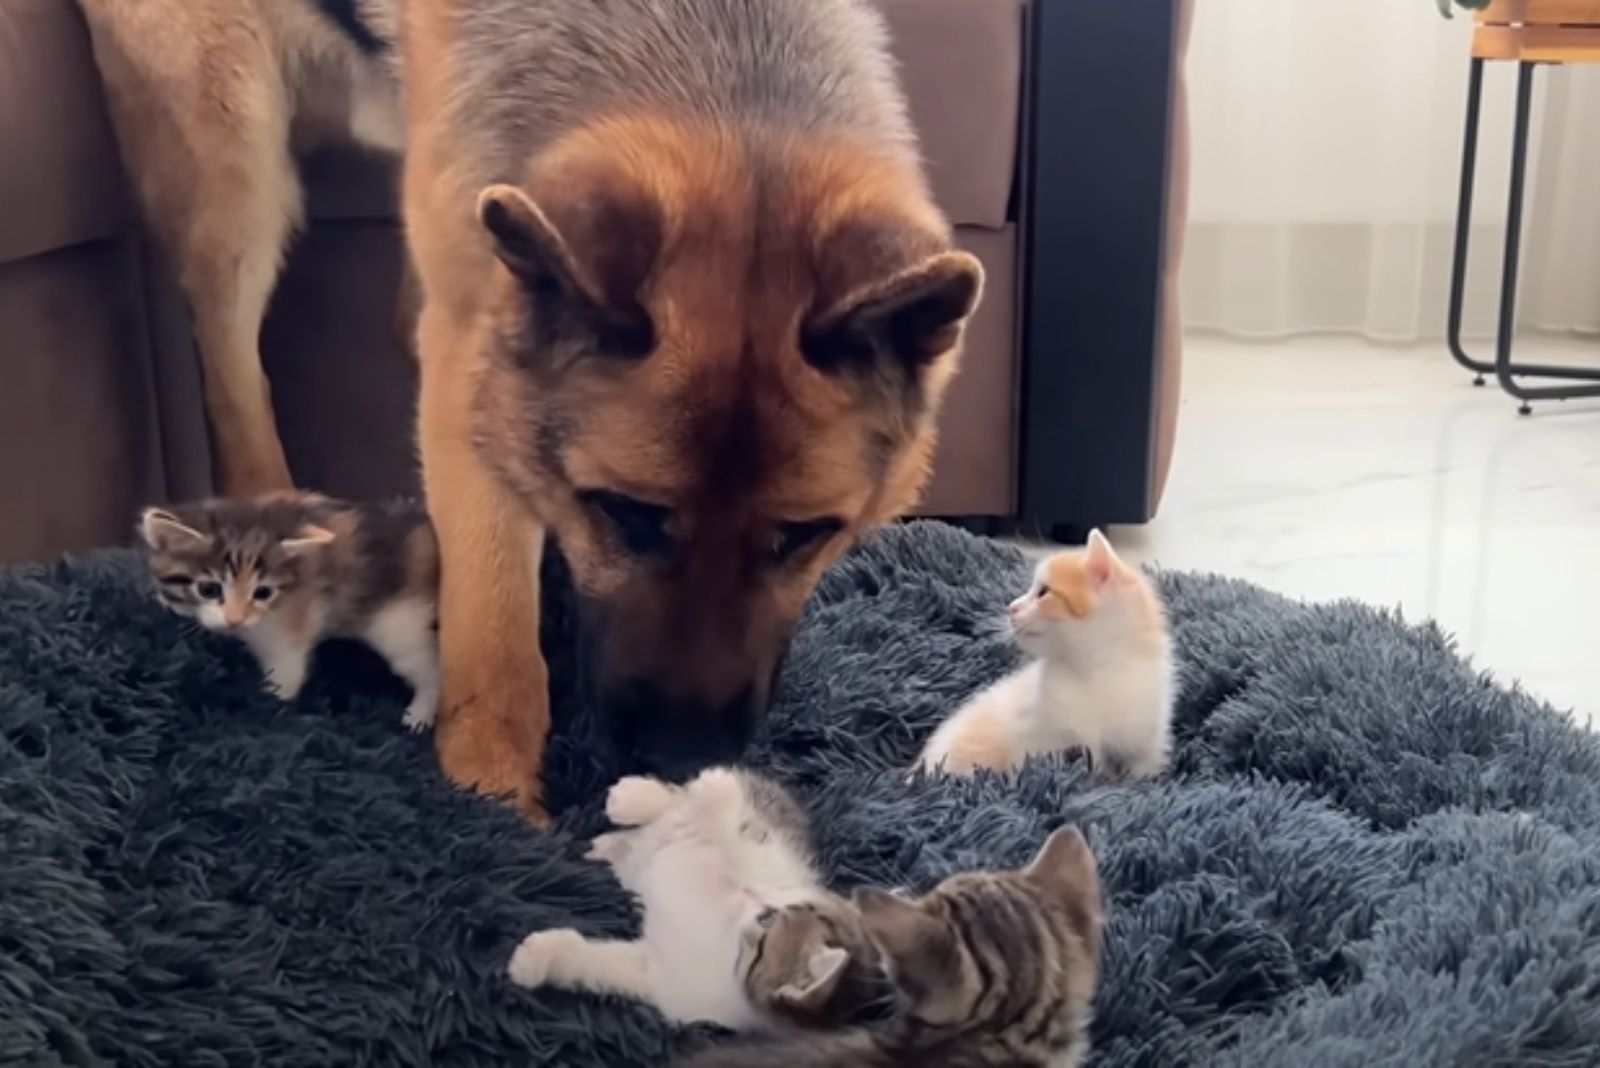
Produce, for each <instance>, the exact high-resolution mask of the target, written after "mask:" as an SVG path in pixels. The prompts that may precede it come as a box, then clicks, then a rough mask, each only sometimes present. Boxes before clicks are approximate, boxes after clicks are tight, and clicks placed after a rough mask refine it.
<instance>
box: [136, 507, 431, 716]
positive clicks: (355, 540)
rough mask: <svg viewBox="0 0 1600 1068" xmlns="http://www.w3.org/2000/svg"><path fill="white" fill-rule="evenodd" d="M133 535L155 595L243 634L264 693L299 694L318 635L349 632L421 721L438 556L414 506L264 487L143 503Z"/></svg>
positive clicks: (426, 700) (206, 622) (211, 625)
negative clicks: (242, 495) (244, 494)
mask: <svg viewBox="0 0 1600 1068" xmlns="http://www.w3.org/2000/svg"><path fill="white" fill-rule="evenodd" d="M139 532H140V534H141V535H142V536H143V538H144V542H145V545H146V546H148V548H149V563H150V573H151V575H152V576H153V577H154V578H155V583H156V590H157V593H158V595H159V597H160V598H161V601H162V602H163V603H164V604H165V605H166V606H167V607H168V608H170V609H172V610H173V611H174V612H177V613H179V614H180V615H185V616H188V617H190V618H192V619H195V620H197V621H198V622H199V623H200V625H201V626H203V627H205V628H206V629H207V630H213V631H217V632H219V633H223V634H231V635H233V636H235V637H237V638H239V639H240V640H241V641H243V642H244V643H245V644H246V645H247V646H249V648H250V651H251V652H252V653H254V654H255V657H256V660H257V662H259V663H260V664H261V668H262V671H263V672H264V673H265V675H266V683H267V686H268V687H269V688H271V689H272V690H273V691H274V692H275V693H277V694H279V695H280V696H282V697H284V698H287V699H292V698H293V697H294V696H295V695H296V694H297V693H299V692H300V687H301V685H302V684H303V683H304V682H305V677H306V667H307V665H308V664H309V663H310V659H311V652H312V650H313V649H315V648H316V646H317V644H318V643H319V642H321V641H322V640H323V639H324V638H354V639H356V640H358V641H363V642H365V643H366V644H367V645H369V646H371V647H372V648H373V649H374V650H375V651H377V652H378V653H379V654H380V655H381V656H383V657H384V659H386V660H387V661H388V662H389V666H390V667H391V668H392V669H393V670H394V672H395V674H397V675H399V676H400V677H401V678H402V679H404V680H405V681H406V682H408V683H409V684H410V685H411V687H412V689H413V690H414V691H415V695H414V696H413V698H412V700H411V705H410V707H408V708H407V709H406V714H405V720H404V722H405V725H406V726H407V727H410V728H411V729H412V730H422V729H424V728H426V727H428V726H431V725H432V723H433V718H434V714H435V712H436V711H437V706H438V701H439V654H438V635H437V618H438V612H437V600H438V586H439V552H438V546H437V543H436V542H435V540H434V536H433V527H432V526H430V525H429V523H428V517H427V515H426V514H425V513H424V512H423V510H422V508H421V506H420V505H417V504H414V503H411V502H401V501H397V502H393V503H389V504H381V505H371V504H350V503H346V502H342V501H335V500H331V499H329V498H327V497H322V496H318V495H317V494H314V493H297V492H291V493H275V494H269V495H267V496H263V497H256V498H252V499H249V500H208V501H199V502H196V503H193V504H184V505H177V506H174V507H171V508H147V509H145V511H144V514H143V515H142V516H141V517H140V520H139Z"/></svg>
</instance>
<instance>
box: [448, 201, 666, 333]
mask: <svg viewBox="0 0 1600 1068" xmlns="http://www.w3.org/2000/svg"><path fill="white" fill-rule="evenodd" d="M563 207H565V208H566V210H565V211H564V212H563V213H562V214H563V217H564V218H565V219H566V220H567V221H566V222H565V224H564V225H561V226H558V225H557V223H556V222H555V221H554V220H552V218H551V216H550V215H547V214H546V213H545V212H544V211H543V210H542V209H541V208H540V207H539V205H538V204H535V203H534V202H533V200H532V199H531V198H530V197H529V196H528V195H527V194H526V193H524V192H523V191H522V190H521V189H518V188H517V187H516V186H512V185H492V186H490V187H489V188H487V189H485V190H484V191H483V194H482V195H481V196H480V197H479V198H478V219H479V221H480V222H481V223H482V224H483V228H484V229H485V230H486V231H488V234H489V237H490V238H491V239H492V241H493V244H494V251H495V255H496V256H498V257H499V259H500V262H502V263H503V264H505V266H506V268H507V269H508V270H509V271H510V272H511V273H512V274H513V275H515V276H516V278H517V279H518V280H519V281H520V282H521V283H522V285H523V287H524V289H525V291H526V292H527V294H528V296H529V299H530V301H531V303H532V304H533V307H534V312H535V319H536V321H537V324H538V327H539V329H540V331H541V333H544V334H545V335H547V336H548V335H550V334H552V333H561V332H567V333H570V332H572V331H574V330H582V331H585V332H586V333H587V334H589V335H592V337H593V341H594V347H595V348H596V349H597V350H599V351H601V352H604V353H608V354H614V355H635V356H636V355H645V354H647V353H648V352H649V351H650V349H651V348H652V347H653V345H654V330H653V328H652V324H651V322H650V316H649V314H648V313H647V312H646V311H645V308H644V306H643V304H642V303H641V302H640V291H641V290H642V288H643V286H644V283H645V280H646V279H647V278H648V277H649V274H650V271H651V269H652V268H653V267H654V264H655V260H656V256H657V252H658V250H659V247H660V225H659V221H658V213H656V212H655V211H654V210H652V207H651V205H650V204H649V203H648V202H647V201H645V200H644V199H643V198H642V197H639V196H626V195H622V194H620V193H619V192H618V191H616V190H612V189H607V188H604V187H598V188H594V189H590V190H586V191H583V192H581V193H578V194H576V196H575V198H574V202H573V203H571V204H566V205H563Z"/></svg>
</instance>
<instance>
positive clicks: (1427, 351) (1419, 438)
mask: <svg viewBox="0 0 1600 1068" xmlns="http://www.w3.org/2000/svg"><path fill="white" fill-rule="evenodd" d="M1518 355H1519V357H1520V358H1524V359H1529V360H1533V359H1536V358H1559V359H1561V360H1562V361H1563V362H1569V361H1572V360H1574V359H1586V360H1590V361H1593V362H1595V363H1597V364H1600V341H1597V342H1596V343H1594V344H1593V345H1590V346H1587V347H1585V346H1581V345H1577V344H1569V343H1565V342H1556V341H1543V340H1539V339H1530V340H1528V341H1527V342H1524V343H1522V345H1521V347H1520V348H1519V350H1518ZM1184 379H1185V381H1184V403H1183V410H1182V420H1181V423H1180V426H1179V431H1178V435H1179V436H1178V446H1177V452H1176V457H1175V461H1174V467H1173V473H1172V479H1171V482H1170V484H1169V488H1168V491H1167V498H1166V500H1165V502H1164V503H1163V506H1162V510H1161V514H1160V516H1159V517H1158V518H1157V519H1156V520H1155V522H1153V523H1151V524H1150V525H1148V526H1146V527H1130V528H1121V529H1118V530H1115V531H1113V532H1112V538H1113V541H1114V542H1116V543H1118V544H1119V545H1121V546H1122V547H1123V548H1124V549H1125V550H1126V551H1127V552H1129V553H1130V554H1132V555H1133V556H1135V557H1136V558H1137V559H1140V560H1155V561H1157V562H1159V563H1161V564H1162V565H1164V566H1168V567H1180V568H1188V569H1199V570H1209V571H1216V572H1220V573H1223V574H1228V575H1235V576H1239V577H1243V578H1248V579H1251V580H1253V581H1255V582H1258V583H1260V584H1262V585H1264V586H1268V587H1270V588H1272V589H1275V590H1279V591H1281V592H1284V593H1287V594H1290V595H1293V596H1297V597H1304V598H1310V599H1316V600H1326V599H1336V598H1342V597H1352V598H1357V599H1360V600H1364V601H1368V602H1372V603H1377V604H1384V605H1395V606H1399V607H1400V608H1401V609H1402V611H1403V612H1404V613H1405V615H1406V617H1407V618H1409V619H1422V618H1427V617H1432V618H1434V619H1437V620H1438V621H1439V622H1440V623H1441V624H1442V625H1443V626H1444V628H1445V629H1446V630H1448V631H1451V632H1453V633H1454V634H1455V635H1456V637H1457V639H1458V641H1459V643H1460V646H1461V648H1462V649H1463V651H1464V652H1466V653H1468V654H1469V655H1470V656H1471V657H1472V659H1473V662H1474V663H1475V664H1476V665H1477V666H1478V667H1480V668H1485V669H1488V670H1490V671H1492V672H1493V674H1494V675H1495V676H1496V677H1497V678H1499V679H1501V680H1503V681H1505V682H1511V681H1519V682H1520V683H1521V684H1522V685H1523V686H1524V687H1525V688H1526V689H1528V690H1530V691H1531V692H1533V693H1535V694H1538V695H1539V696H1541V697H1543V698H1545V699H1547V700H1549V701H1550V702H1551V703H1552V704H1554V705H1555V706H1556V707H1558V708H1561V709H1563V710H1568V711H1571V712H1573V713H1574V715H1575V716H1576V717H1577V719H1578V720H1579V721H1582V722H1588V721H1590V718H1591V717H1594V719H1593V725H1595V726H1596V727H1597V728H1600V402H1588V401H1569V402H1566V403H1546V404H1543V405H1538V406H1536V407H1535V412H1534V415H1533V416H1531V417H1522V416H1519V415H1517V412H1516V406H1515V403H1514V402H1513V401H1512V400H1511V399H1510V398H1508V397H1506V396H1505V395H1504V394H1502V393H1501V392H1500V391H1499V390H1498V389H1495V388H1493V387H1492V386H1490V387H1486V388H1482V389H1475V388H1473V387H1472V385H1471V384H1470V377H1469V376H1468V375H1467V374H1466V373H1465V372H1462V371H1460V369H1459V368H1457V367H1456V366H1455V365H1454V364H1453V363H1452V362H1451V361H1450V359H1449V357H1448V356H1447V355H1446V354H1445V352H1444V351H1443V349H1442V348H1441V347H1439V346H1437V345H1428V346H1420V347H1418V348H1416V349H1395V348H1381V347H1377V346H1372V345H1368V344H1365V343H1363V342H1360V341H1356V340H1350V339H1343V338H1339V339H1334V338H1308V339H1303V340H1297V341H1292V342H1273V343H1241V342H1233V341H1223V340H1219V339H1215V338H1207V337H1197V338H1192V339H1191V341H1190V346H1189V349H1188V352H1187V356H1186V362H1185V369H1184Z"/></svg>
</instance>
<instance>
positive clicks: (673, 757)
mask: <svg viewBox="0 0 1600 1068" xmlns="http://www.w3.org/2000/svg"><path fill="white" fill-rule="evenodd" d="M764 704H765V700H764V699H762V698H758V697H757V696H756V694H755V692H754V690H753V689H746V690H745V691H743V692H742V693H740V694H739V695H738V696H737V697H735V698H734V699H733V700H731V701H724V702H709V701H695V700H683V699H673V698H669V697H667V696H666V695H664V694H663V693H662V692H661V691H660V690H659V689H658V688H657V687H655V686H653V685H651V684H649V683H644V682H633V683H630V684H628V685H626V686H624V687H622V688H620V689H619V690H617V691H616V692H615V693H613V694H612V695H610V696H609V697H608V698H606V700H605V705H606V712H607V715H608V717H609V718H610V720H611V722H612V724H613V729H614V731H615V738H616V743H617V746H618V748H619V750H620V752H621V755H622V757H623V760H624V763H625V764H627V765H628V769H629V770H630V771H635V772H642V773H645V774H650V775H657V776H660V777H662V778H666V779H675V780H682V779H686V778H689V777H690V776H692V775H694V773H695V772H697V771H700V770H702V769H703V768H707V767H711V766H713V765H716V764H728V763H732V762H733V761H736V760H738V758H739V756H740V755H741V754H742V753H743V752H744V749H745V746H746V745H747V744H748V743H749V741H750V737H751V735H752V734H754V733H755V727H756V723H757V722H758V721H759V719H760V718H761V714H762V712H763V711H764V710H765V709H764Z"/></svg>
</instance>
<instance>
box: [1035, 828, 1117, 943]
mask: <svg viewBox="0 0 1600 1068" xmlns="http://www.w3.org/2000/svg"><path fill="white" fill-rule="evenodd" d="M1022 874H1023V876H1024V877H1025V878H1026V879H1027V880H1028V881H1029V882H1031V883H1032V884H1033V885H1034V886H1036V887H1038V888H1039V890H1040V891H1041V892H1043V893H1044V894H1045V895H1046V897H1047V898H1049V899H1050V900H1052V901H1055V902H1058V903H1060V904H1061V905H1064V906H1066V907H1067V908H1069V909H1070V910H1071V911H1072V913H1073V914H1074V915H1075V916H1076V917H1077V918H1078V921H1079V925H1080V927H1081V929H1082V931H1083V933H1084V934H1085V936H1087V934H1088V933H1089V932H1092V931H1095V930H1098V928H1099V926H1100V922H1101V905H1100V874H1099V870H1098V868H1097V866H1096V865H1095V861H1094V853H1093V852H1091V851H1090V849H1089V843H1088V842H1087V841H1085V840H1084V837H1083V833H1082V832H1081V831H1079V830H1078V828H1076V827H1062V828H1060V829H1059V830H1057V831H1056V832H1055V833H1054V834H1052V835H1051V836H1050V837H1049V838H1047V839H1045V843H1044V845H1043V846H1042V847H1041V848H1040V849H1039V853H1038V855H1037V856H1035V857H1034V858H1033V861H1032V863H1030V864H1029V865H1028V866H1027V867H1026V868H1025V869H1023V873H1022Z"/></svg>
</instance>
